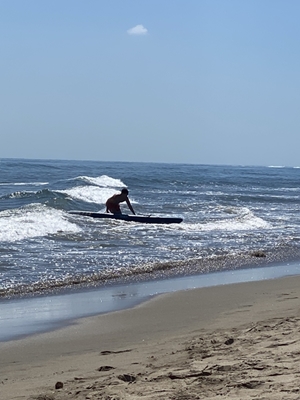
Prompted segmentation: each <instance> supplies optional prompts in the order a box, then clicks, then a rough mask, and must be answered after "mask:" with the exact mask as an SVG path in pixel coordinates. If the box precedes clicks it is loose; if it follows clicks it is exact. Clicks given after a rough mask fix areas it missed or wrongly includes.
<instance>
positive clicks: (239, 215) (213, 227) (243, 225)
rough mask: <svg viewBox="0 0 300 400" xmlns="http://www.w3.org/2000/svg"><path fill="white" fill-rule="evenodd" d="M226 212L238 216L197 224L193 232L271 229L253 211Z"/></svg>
mask: <svg viewBox="0 0 300 400" xmlns="http://www.w3.org/2000/svg"><path fill="white" fill-rule="evenodd" d="M224 212H227V213H228V214H236V216H235V217H233V218H227V219H226V218H225V219H218V220H215V221H213V222H206V223H205V222H204V223H200V224H199V223H196V224H193V225H192V226H191V225H190V224H189V226H190V228H191V229H192V230H199V231H207V232H208V231H227V232H228V231H245V230H255V229H269V228H271V225H270V224H269V223H268V222H267V221H264V220H263V219H262V218H260V217H257V216H255V215H254V213H253V212H252V211H250V210H249V209H247V208H244V207H242V208H240V209H233V208H230V209H226V210H224Z"/></svg>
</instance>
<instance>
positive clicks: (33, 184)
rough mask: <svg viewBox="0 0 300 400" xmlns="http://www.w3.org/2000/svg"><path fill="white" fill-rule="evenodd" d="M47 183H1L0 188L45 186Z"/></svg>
mask: <svg viewBox="0 0 300 400" xmlns="http://www.w3.org/2000/svg"><path fill="white" fill-rule="evenodd" d="M45 185H49V182H1V183H0V186H45Z"/></svg>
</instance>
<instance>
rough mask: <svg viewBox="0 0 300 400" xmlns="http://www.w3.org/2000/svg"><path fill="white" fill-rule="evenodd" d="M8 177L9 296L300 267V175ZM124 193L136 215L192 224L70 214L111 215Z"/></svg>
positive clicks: (167, 171)
mask: <svg viewBox="0 0 300 400" xmlns="http://www.w3.org/2000/svg"><path fill="white" fill-rule="evenodd" d="M0 171H1V173H0V294H1V295H2V296H3V297H6V296H12V295H23V294H28V293H33V294H35V293H43V292H47V291H49V290H52V291H53V290H57V289H58V288H65V287H68V288H72V287H78V286H82V285H86V286H90V285H101V284H103V283H106V284H107V283H108V282H113V281H116V280H117V281H118V282H125V281H134V280H135V281H140V280H145V279H146V280H151V279H157V278H160V277H169V276H173V275H181V276H182V275H190V274H196V273H197V274H201V273H206V274H207V273H214V272H215V271H226V270H228V269H231V270H235V269H237V268H247V267H249V266H251V267H253V266H255V265H270V266H271V265H274V263H276V262H282V261H289V260H300V223H299V222H300V214H299V211H300V201H299V200H300V189H299V181H300V179H299V178H300V169H299V168H296V167H295V168H292V167H274V166H273V167H272V166H269V167H268V166H265V167H249V166H217V165H189V164H157V163H125V162H92V161H59V160H22V159H1V160H0ZM123 187H127V188H128V190H129V198H130V200H131V203H132V206H133V208H134V209H135V211H136V213H137V214H141V215H153V216H154V215H155V216H164V217H182V218H183V222H182V223H181V224H171V225H157V224H141V223H134V222H125V221H118V220H108V219H93V218H89V217H83V216H78V215H72V214H70V213H69V211H70V210H84V211H94V212H97V211H99V212H105V202H106V200H107V198H109V197H110V196H112V195H113V194H115V193H117V192H118V191H120V189H122V188H123ZM121 208H122V211H123V213H130V211H129V210H128V209H127V207H126V203H123V204H122V205H121Z"/></svg>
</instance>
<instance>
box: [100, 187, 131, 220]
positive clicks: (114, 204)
mask: <svg viewBox="0 0 300 400" xmlns="http://www.w3.org/2000/svg"><path fill="white" fill-rule="evenodd" d="M128 193H129V192H128V190H127V189H126V188H124V189H122V191H121V193H118V194H114V195H113V196H112V197H110V198H109V199H108V200H107V201H106V212H107V213H108V212H111V213H112V214H122V211H121V209H120V203H123V201H126V203H127V205H128V207H129V209H130V211H131V212H132V213H133V214H134V215H135V212H134V209H133V208H132V205H131V203H130V201H129V198H128Z"/></svg>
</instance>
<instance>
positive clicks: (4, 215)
mask: <svg viewBox="0 0 300 400" xmlns="http://www.w3.org/2000/svg"><path fill="white" fill-rule="evenodd" d="M65 215H66V214H65V212H63V211H60V210H56V209H53V208H49V207H46V206H44V205H41V204H31V205H30V206H26V207H24V208H22V209H15V210H7V211H2V212H0V241H1V242H15V241H19V240H24V239H29V238H33V237H39V236H47V235H49V234H55V233H57V232H73V233H74V232H79V231H81V229H80V228H79V227H78V226H77V225H76V224H74V223H71V222H69V221H68V220H67V219H66V217H65Z"/></svg>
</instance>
